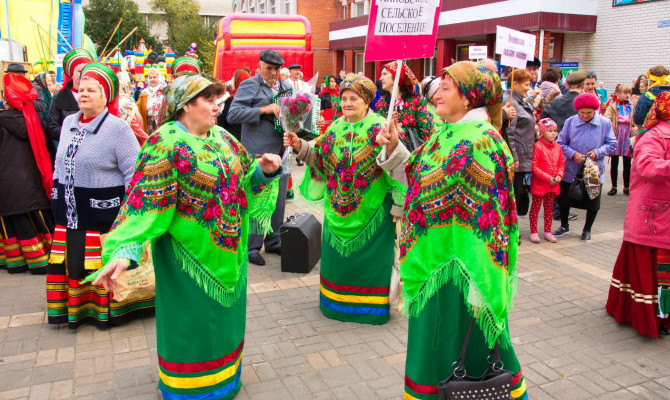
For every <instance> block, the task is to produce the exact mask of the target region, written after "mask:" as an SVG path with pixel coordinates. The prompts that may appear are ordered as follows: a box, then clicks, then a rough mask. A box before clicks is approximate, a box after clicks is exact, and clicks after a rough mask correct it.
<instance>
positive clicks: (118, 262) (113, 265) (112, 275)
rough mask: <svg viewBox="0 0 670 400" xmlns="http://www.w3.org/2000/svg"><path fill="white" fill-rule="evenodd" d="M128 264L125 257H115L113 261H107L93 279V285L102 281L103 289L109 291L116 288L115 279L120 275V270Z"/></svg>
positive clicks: (125, 268) (126, 267) (128, 261)
mask: <svg viewBox="0 0 670 400" xmlns="http://www.w3.org/2000/svg"><path fill="white" fill-rule="evenodd" d="M129 266H130V260H128V259H127V258H117V259H115V260H114V261H112V262H110V263H108V264H107V265H106V266H105V268H104V269H103V270H102V271H101V272H100V273H99V274H98V276H97V277H96V278H95V280H94V281H93V285H94V286H95V285H98V284H99V283H101V282H102V287H104V288H105V290H107V291H109V290H110V288H111V290H114V289H116V280H117V279H118V278H119V275H121V272H123V271H125V270H127V269H128V267H129Z"/></svg>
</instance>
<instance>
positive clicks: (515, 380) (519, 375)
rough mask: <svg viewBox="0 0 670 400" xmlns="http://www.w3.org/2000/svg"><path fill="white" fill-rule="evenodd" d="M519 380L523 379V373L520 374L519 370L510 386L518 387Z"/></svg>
mask: <svg viewBox="0 0 670 400" xmlns="http://www.w3.org/2000/svg"><path fill="white" fill-rule="evenodd" d="M521 379H523V373H522V372H521V368H519V373H518V374H516V375H515V376H514V378H512V386H516V385H518V384H519V382H521Z"/></svg>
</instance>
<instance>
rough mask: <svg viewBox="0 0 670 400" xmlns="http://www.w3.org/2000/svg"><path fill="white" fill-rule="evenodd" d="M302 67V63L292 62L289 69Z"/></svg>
mask: <svg viewBox="0 0 670 400" xmlns="http://www.w3.org/2000/svg"><path fill="white" fill-rule="evenodd" d="M300 68H302V66H301V65H300V64H291V65H289V66H288V69H289V70H291V69H300Z"/></svg>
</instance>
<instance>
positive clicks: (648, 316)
mask: <svg viewBox="0 0 670 400" xmlns="http://www.w3.org/2000/svg"><path fill="white" fill-rule="evenodd" d="M669 270H670V250H664V249H657V248H655V247H650V246H644V245H641V244H636V243H631V242H626V241H624V242H623V243H622V244H621V250H620V251H619V255H618V257H617V260H616V263H615V264H614V270H613V271H612V279H611V281H610V290H609V295H608V296H607V304H606V306H605V308H606V309H607V312H608V313H610V314H611V315H612V316H613V317H614V319H616V320H617V322H625V323H629V324H631V325H632V326H633V329H635V330H637V331H638V333H639V334H640V335H647V336H651V337H658V330H659V328H660V327H661V326H663V325H664V326H665V327H666V328H670V320H669V319H668V318H667V301H666V306H665V307H661V309H659V296H660V297H661V298H665V297H666V296H667V294H665V296H664V293H667V290H668V284H669V283H670V282H669V281H668V275H670V274H669V273H668V272H669ZM663 308H665V310H664V311H663V310H662V309H663ZM659 311H663V312H660V313H659ZM664 314H665V318H660V316H661V315H664Z"/></svg>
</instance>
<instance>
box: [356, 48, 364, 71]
mask: <svg viewBox="0 0 670 400" xmlns="http://www.w3.org/2000/svg"><path fill="white" fill-rule="evenodd" d="M364 56H365V54H364V53H356V55H355V57H356V58H355V60H356V65H355V66H354V69H355V70H356V71H355V72H356V73H359V72H363V73H365V58H364Z"/></svg>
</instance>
